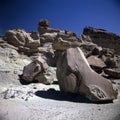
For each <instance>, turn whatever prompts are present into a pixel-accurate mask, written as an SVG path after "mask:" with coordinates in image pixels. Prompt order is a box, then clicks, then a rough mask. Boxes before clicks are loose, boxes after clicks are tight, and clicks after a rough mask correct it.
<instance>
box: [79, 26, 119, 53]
mask: <svg viewBox="0 0 120 120" xmlns="http://www.w3.org/2000/svg"><path fill="white" fill-rule="evenodd" d="M81 39H82V40H83V41H89V42H93V43H95V44H97V45H99V46H102V47H104V48H110V49H114V50H115V54H120V36H118V35H116V34H113V33H111V32H108V31H106V30H104V29H96V28H92V27H86V28H84V30H83V35H82V37H81Z"/></svg>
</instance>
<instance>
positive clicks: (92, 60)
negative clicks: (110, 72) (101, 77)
mask: <svg viewBox="0 0 120 120" xmlns="http://www.w3.org/2000/svg"><path fill="white" fill-rule="evenodd" d="M87 61H88V63H89V65H90V66H91V67H92V68H93V70H95V71H96V72H97V73H101V72H102V70H103V68H105V67H106V64H105V63H104V62H103V61H102V60H101V59H100V58H98V57H96V56H90V57H88V58H87Z"/></svg>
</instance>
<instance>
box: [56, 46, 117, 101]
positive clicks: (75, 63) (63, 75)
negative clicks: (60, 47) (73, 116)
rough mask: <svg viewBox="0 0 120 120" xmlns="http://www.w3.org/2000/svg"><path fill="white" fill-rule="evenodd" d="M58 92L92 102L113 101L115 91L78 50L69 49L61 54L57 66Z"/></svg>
mask: <svg viewBox="0 0 120 120" xmlns="http://www.w3.org/2000/svg"><path fill="white" fill-rule="evenodd" d="M57 78H58V81H59V85H60V90H61V91H64V92H70V93H79V94H84V95H85V96H86V97H88V98H89V99H91V100H92V101H104V100H113V99H115V98H117V91H115V90H114V89H113V86H112V83H111V82H110V81H109V80H108V79H106V78H104V77H102V76H100V75H99V74H97V73H96V72H94V71H93V70H92V69H91V68H90V66H89V64H88V62H87V60H86V58H85V56H84V54H83V52H82V51H81V49H80V48H78V47H77V48H69V49H67V50H66V51H65V52H63V53H62V54H61V56H60V59H59V61H58V64H57Z"/></svg>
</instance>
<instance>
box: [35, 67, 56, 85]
mask: <svg viewBox="0 0 120 120" xmlns="http://www.w3.org/2000/svg"><path fill="white" fill-rule="evenodd" d="M35 80H37V81H38V82H40V83H44V84H52V83H53V81H57V78H56V68H54V67H48V69H47V70H46V72H45V73H40V74H38V75H37V76H36V77H35Z"/></svg>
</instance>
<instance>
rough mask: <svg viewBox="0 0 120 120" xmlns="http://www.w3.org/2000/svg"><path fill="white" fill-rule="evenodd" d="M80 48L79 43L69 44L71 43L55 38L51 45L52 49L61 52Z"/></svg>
mask: <svg viewBox="0 0 120 120" xmlns="http://www.w3.org/2000/svg"><path fill="white" fill-rule="evenodd" d="M80 46H81V43H80V42H78V41H74V42H71V41H67V40H63V39H62V38H57V39H56V40H55V42H54V43H53V49H55V50H61V51H64V50H66V49H68V48H71V47H74V48H75V47H80Z"/></svg>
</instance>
